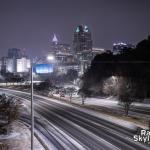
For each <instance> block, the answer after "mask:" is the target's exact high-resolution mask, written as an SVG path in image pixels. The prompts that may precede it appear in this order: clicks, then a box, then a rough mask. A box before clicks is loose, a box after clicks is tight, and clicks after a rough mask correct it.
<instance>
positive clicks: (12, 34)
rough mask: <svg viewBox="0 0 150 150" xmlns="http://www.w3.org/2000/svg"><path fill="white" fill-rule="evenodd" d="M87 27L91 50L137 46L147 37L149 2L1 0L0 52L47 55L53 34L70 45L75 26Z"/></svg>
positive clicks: (133, 0)
mask: <svg viewBox="0 0 150 150" xmlns="http://www.w3.org/2000/svg"><path fill="white" fill-rule="evenodd" d="M79 24H86V25H88V27H89V28H90V30H91V32H92V38H93V43H94V47H101V48H106V49H111V48H112V44H113V42H117V41H125V42H130V43H133V44H134V43H135V44H136V43H137V42H138V41H140V40H142V39H144V38H146V37H147V36H148V35H149V34H150V0H0V52H1V56H3V55H6V53H7V49H8V48H13V47H15V48H26V49H27V52H28V53H30V54H31V55H32V56H36V55H38V56H40V55H44V54H46V53H45V52H46V51H48V49H49V47H48V46H49V45H50V42H49V41H50V39H51V38H52V35H53V33H56V35H57V37H58V40H59V41H60V42H61V43H68V44H71V45H72V41H73V32H74V30H75V28H76V26H77V25H79Z"/></svg>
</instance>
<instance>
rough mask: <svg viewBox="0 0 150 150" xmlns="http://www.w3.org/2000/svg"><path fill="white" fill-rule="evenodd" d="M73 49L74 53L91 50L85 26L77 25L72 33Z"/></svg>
mask: <svg viewBox="0 0 150 150" xmlns="http://www.w3.org/2000/svg"><path fill="white" fill-rule="evenodd" d="M73 49H74V52H75V53H82V52H83V51H86V50H87V51H89V50H92V37H91V32H90V30H89V28H88V27H87V26H86V25H79V26H78V27H77V28H76V30H75V32H74V40H73Z"/></svg>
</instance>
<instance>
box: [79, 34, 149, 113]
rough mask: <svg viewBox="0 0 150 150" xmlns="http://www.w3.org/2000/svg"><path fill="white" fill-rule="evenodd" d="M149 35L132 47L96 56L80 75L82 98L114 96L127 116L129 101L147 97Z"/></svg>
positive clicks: (141, 99) (130, 102) (139, 100)
mask: <svg viewBox="0 0 150 150" xmlns="http://www.w3.org/2000/svg"><path fill="white" fill-rule="evenodd" d="M149 58H150V36H149V37H148V39H145V40H143V41H141V42H139V43H138V44H137V46H136V48H134V49H129V48H128V49H127V48H126V49H124V50H123V51H122V52H121V53H119V54H117V55H113V53H112V52H110V51H109V52H105V53H103V54H100V55H97V56H96V57H95V58H94V60H93V61H92V63H91V67H90V68H88V69H87V71H86V72H85V74H84V75H83V77H82V85H81V88H80V90H79V94H80V95H81V96H84V97H94V96H116V97H118V100H119V104H120V105H122V106H123V108H124V110H125V115H128V112H129V108H130V106H131V104H132V103H133V102H135V101H138V102H142V101H143V100H144V99H145V98H150V78H149V77H150V61H149Z"/></svg>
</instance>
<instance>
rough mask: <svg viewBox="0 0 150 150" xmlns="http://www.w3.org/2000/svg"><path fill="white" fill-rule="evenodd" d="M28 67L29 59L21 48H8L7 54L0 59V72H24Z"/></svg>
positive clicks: (26, 71)
mask: <svg viewBox="0 0 150 150" xmlns="http://www.w3.org/2000/svg"><path fill="white" fill-rule="evenodd" d="M29 69H30V59H29V58H28V57H27V56H26V55H25V54H24V52H23V50H22V49H18V48H12V49H8V53H7V56H5V57H2V58H1V59H0V71H1V74H2V75H4V74H8V73H12V74H24V73H28V72H29Z"/></svg>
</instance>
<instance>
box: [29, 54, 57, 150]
mask: <svg viewBox="0 0 150 150" xmlns="http://www.w3.org/2000/svg"><path fill="white" fill-rule="evenodd" d="M47 60H48V61H51V62H54V61H55V57H54V56H53V55H48V56H47ZM30 67H31V73H30V76H31V150H33V148H34V101H33V62H32V61H31V66H30Z"/></svg>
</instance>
